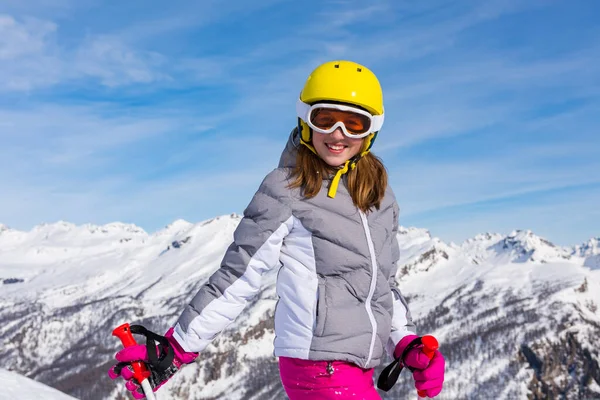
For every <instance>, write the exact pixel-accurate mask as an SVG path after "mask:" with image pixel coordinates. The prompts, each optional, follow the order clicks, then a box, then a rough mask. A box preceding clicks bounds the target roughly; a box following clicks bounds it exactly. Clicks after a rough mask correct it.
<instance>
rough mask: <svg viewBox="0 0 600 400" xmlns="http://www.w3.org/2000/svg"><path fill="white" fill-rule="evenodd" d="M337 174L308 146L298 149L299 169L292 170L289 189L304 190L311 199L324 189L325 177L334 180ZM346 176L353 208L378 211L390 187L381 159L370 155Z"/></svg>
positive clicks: (362, 158)
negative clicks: (291, 180) (388, 186)
mask: <svg viewBox="0 0 600 400" xmlns="http://www.w3.org/2000/svg"><path fill="white" fill-rule="evenodd" d="M336 171H337V168H335V167H332V166H330V165H328V164H327V163H326V162H325V161H323V160H322V159H321V158H320V157H318V156H317V155H316V154H314V153H313V152H312V151H310V150H309V149H308V148H307V147H306V146H299V148H298V156H297V157H296V166H295V167H294V169H293V170H292V178H294V180H293V182H292V183H291V184H290V185H289V187H290V188H301V190H302V194H303V196H304V197H306V198H309V199H310V198H312V197H315V196H316V195H317V193H319V190H321V186H322V183H323V177H333V175H334V174H335V172H336ZM346 175H347V179H348V181H347V182H348V192H350V197H352V201H353V202H354V205H355V206H356V207H358V208H359V209H360V210H362V211H363V212H368V211H369V210H370V209H371V208H372V207H375V208H376V209H378V210H379V207H380V205H381V200H382V199H383V196H384V195H385V190H386V188H387V171H386V169H385V166H384V165H383V163H382V162H381V160H380V159H379V158H378V157H377V156H375V155H374V154H372V153H370V152H369V153H367V154H366V155H365V156H363V157H361V159H360V160H358V162H357V163H356V168H354V169H350V170H348V172H347V173H346Z"/></svg>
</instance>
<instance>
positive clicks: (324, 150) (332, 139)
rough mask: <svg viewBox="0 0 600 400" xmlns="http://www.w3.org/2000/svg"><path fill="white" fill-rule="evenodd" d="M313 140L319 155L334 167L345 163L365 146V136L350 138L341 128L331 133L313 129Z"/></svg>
mask: <svg viewBox="0 0 600 400" xmlns="http://www.w3.org/2000/svg"><path fill="white" fill-rule="evenodd" d="M312 142H313V145H314V146H315V150H316V151H317V154H318V155H319V157H321V159H323V161H325V162H326V163H327V164H329V165H331V166H332V167H338V166H340V165H343V164H344V163H345V162H346V161H348V160H349V159H351V158H352V157H354V156H355V155H357V154H358V153H359V152H360V151H361V150H362V147H363V138H360V139H350V138H349V137H348V136H346V135H344V133H343V132H342V130H341V129H340V128H337V129H336V130H335V131H333V132H332V133H329V134H327V133H319V132H315V131H313V137H312Z"/></svg>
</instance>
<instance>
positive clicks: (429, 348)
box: [417, 335, 440, 400]
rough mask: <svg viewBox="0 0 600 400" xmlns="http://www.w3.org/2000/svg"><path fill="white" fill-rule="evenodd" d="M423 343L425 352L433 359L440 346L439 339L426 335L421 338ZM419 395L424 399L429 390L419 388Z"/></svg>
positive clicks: (420, 398) (420, 399) (421, 399)
mask: <svg viewBox="0 0 600 400" xmlns="http://www.w3.org/2000/svg"><path fill="white" fill-rule="evenodd" d="M421 343H423V353H425V355H426V356H427V358H429V359H430V360H431V359H432V358H433V354H434V353H435V351H436V350H437V349H438V348H439V347H440V345H439V343H438V341H437V339H436V338H434V337H433V336H431V335H425V336H423V337H422V338H421ZM417 395H418V397H417V398H418V399H419V400H424V399H425V398H426V397H427V392H426V391H425V390H417Z"/></svg>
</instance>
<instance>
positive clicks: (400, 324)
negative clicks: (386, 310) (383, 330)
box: [386, 201, 417, 358]
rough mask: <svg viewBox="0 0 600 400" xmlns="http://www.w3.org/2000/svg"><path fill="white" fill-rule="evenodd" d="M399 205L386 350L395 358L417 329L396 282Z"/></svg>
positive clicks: (393, 230) (398, 254)
mask: <svg viewBox="0 0 600 400" xmlns="http://www.w3.org/2000/svg"><path fill="white" fill-rule="evenodd" d="M398 214H399V209H398V203H396V201H394V225H393V229H392V243H391V246H392V262H393V264H394V265H393V267H392V274H391V275H390V281H389V282H390V290H391V291H392V296H393V299H394V313H393V317H392V332H391V334H390V339H389V340H388V343H387V346H386V350H387V352H388V354H389V355H390V357H392V358H394V350H395V349H396V345H397V344H398V342H400V340H401V339H402V338H403V337H405V336H408V335H415V334H416V332H417V328H416V326H415V324H414V323H413V320H412V316H411V314H410V310H409V308H408V303H407V302H406V299H404V296H402V293H401V292H400V289H399V288H398V284H397V282H396V271H397V270H398V260H399V259H400V248H399V246H398Z"/></svg>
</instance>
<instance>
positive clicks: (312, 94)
mask: <svg viewBox="0 0 600 400" xmlns="http://www.w3.org/2000/svg"><path fill="white" fill-rule="evenodd" d="M300 100H302V101H303V102H305V103H308V104H312V103H315V102H317V101H339V102H343V103H348V104H353V105H357V106H360V107H362V108H364V109H366V110H367V111H368V112H370V113H371V114H373V115H382V114H383V93H382V91H381V85H380V84H379V80H378V79H377V77H376V76H375V74H374V73H373V72H372V71H371V70H370V69H368V68H367V67H365V66H363V65H360V64H357V63H355V62H352V61H343V60H341V61H329V62H326V63H324V64H321V65H320V66H318V67H317V68H316V69H315V70H314V71H313V72H312V73H311V74H310V76H309V77H308V79H307V80H306V83H305V84H304V88H303V89H302V92H301V93H300Z"/></svg>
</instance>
